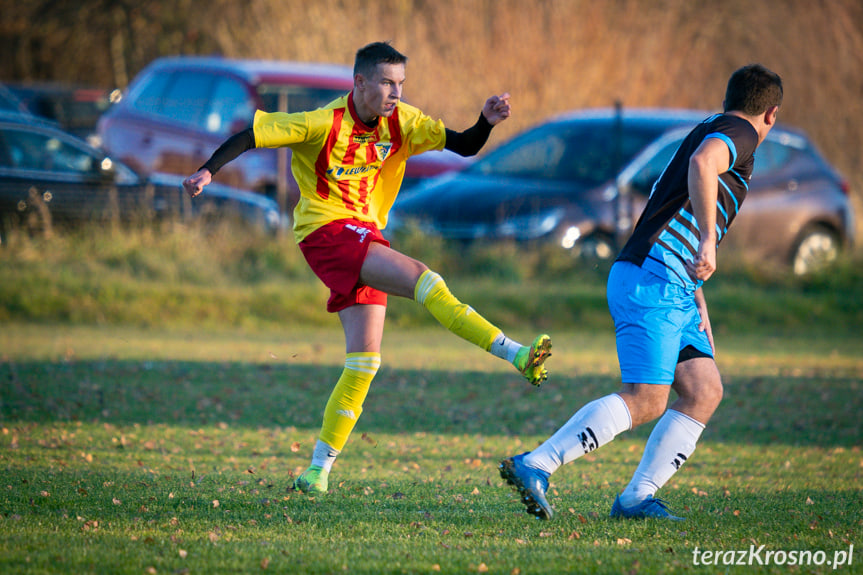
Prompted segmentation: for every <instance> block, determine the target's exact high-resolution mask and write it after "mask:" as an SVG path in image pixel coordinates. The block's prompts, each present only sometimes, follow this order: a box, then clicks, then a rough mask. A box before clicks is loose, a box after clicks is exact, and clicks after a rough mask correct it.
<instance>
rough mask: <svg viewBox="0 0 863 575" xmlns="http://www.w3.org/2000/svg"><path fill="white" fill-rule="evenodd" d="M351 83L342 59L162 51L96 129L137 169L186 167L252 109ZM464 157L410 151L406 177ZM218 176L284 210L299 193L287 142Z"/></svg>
mask: <svg viewBox="0 0 863 575" xmlns="http://www.w3.org/2000/svg"><path fill="white" fill-rule="evenodd" d="M352 88H353V71H352V70H351V68H349V67H347V66H339V65H334V64H308V63H295V62H282V61H263V60H234V59H227V58H203V57H173V58H162V59H159V60H156V61H154V62H153V63H152V64H150V65H149V66H148V67H147V68H145V69H144V70H143V71H142V72H141V73H140V74H138V76H137V77H136V78H135V79H134V81H133V82H132V84H131V85H130V86H129V88H128V90H127V91H126V93H125V95H124V96H123V98H122V100H121V101H120V102H119V103H117V104H116V105H114V106H112V107H111V109H110V110H108V112H106V113H105V114H104V115H103V116H102V118H101V119H100V120H99V124H98V133H99V136H100V137H101V141H102V146H103V147H104V148H105V150H106V151H107V152H108V153H109V154H111V155H112V156H113V157H115V158H117V159H118V160H121V161H123V162H124V163H126V164H128V165H130V166H131V167H133V168H134V169H136V170H138V171H140V172H144V173H152V172H165V173H171V174H181V175H188V174H192V173H194V172H195V171H197V170H198V168H200V167H201V165H202V164H203V163H204V162H206V161H207V159H208V158H209V157H210V155H211V154H212V153H213V151H215V149H216V148H217V147H218V146H219V144H221V143H222V142H223V141H224V140H225V139H226V138H227V137H228V136H230V135H231V134H233V133H235V132H238V131H240V130H242V129H244V128H246V127H248V126H250V125H251V123H252V118H253V116H254V113H255V110H257V109H260V110H265V111H268V112H274V111H282V112H298V111H304V110H313V109H315V108H319V107H321V106H323V105H325V104H327V103H329V102H331V101H332V100H334V99H335V98H337V97H339V96H342V95H343V94H345V93H347V92H349V91H350V90H351V89H352ZM468 163H469V160H467V159H464V158H461V157H460V156H457V155H455V154H451V153H449V152H447V153H443V154H441V153H435V154H432V153H429V154H423V155H421V156H417V157H414V158H412V159H411V160H409V161H408V164H407V167H406V173H405V184H404V185H405V187H407V186H409V185H411V184H412V183H414V182H416V181H417V180H420V179H424V178H427V177H430V176H434V175H438V174H441V173H444V172H447V171H450V170H454V169H458V168H461V167H464V166H465V165H467V164H468ZM215 180H216V181H217V182H221V183H223V184H227V185H229V186H233V187H235V188H241V189H246V190H253V191H256V192H260V193H263V194H265V195H267V196H270V197H273V198H275V199H277V200H278V202H279V205H280V206H281V208H282V210H283V211H285V210H287V209H291V208H292V207H293V205H294V204H295V203H296V201H297V200H298V199H299V190H298V189H297V185H296V182H295V181H294V179H293V177H291V174H290V150H289V149H287V148H281V149H278V150H272V149H256V150H249V151H248V152H246V153H245V154H243V155H242V156H240V157H239V158H237V159H236V160H234V161H233V162H231V163H229V164H228V165H226V166H225V167H224V168H223V169H222V170H220V171H219V173H218V174H217V175H216V178H215Z"/></svg>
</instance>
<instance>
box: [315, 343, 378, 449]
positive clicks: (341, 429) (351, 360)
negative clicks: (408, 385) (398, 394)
mask: <svg viewBox="0 0 863 575" xmlns="http://www.w3.org/2000/svg"><path fill="white" fill-rule="evenodd" d="M380 366H381V354H379V353H373V352H358V353H349V354H348V355H347V357H346V358H345V369H344V370H343V371H342V375H341V377H339V381H338V382H337V383H336V387H335V389H333V392H332V393H331V394H330V399H329V401H328V402H327V407H326V408H325V409H324V424H323V426H321V435H320V439H321V441H323V442H325V443H326V444H328V445H330V446H332V447H333V448H334V449H336V450H337V451H341V450H342V448H344V446H345V443H347V442H348V437H349V436H350V434H351V432H352V431H353V430H354V425H356V423H357V420H358V419H359V418H360V414H361V413H362V412H363V402H364V401H365V400H366V395H367V394H368V392H369V386H371V383H372V379H374V377H375V374H376V373H377V371H378V368H379V367H380Z"/></svg>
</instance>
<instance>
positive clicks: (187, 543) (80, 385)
mask: <svg viewBox="0 0 863 575" xmlns="http://www.w3.org/2000/svg"><path fill="white" fill-rule="evenodd" d="M398 245H399V247H401V248H402V249H403V250H404V251H405V252H406V253H409V254H411V255H414V256H415V257H419V258H420V259H422V260H423V261H425V262H426V263H428V264H429V265H430V266H432V267H433V268H434V269H437V270H439V271H441V272H442V273H443V274H444V276H445V277H447V280H448V283H449V284H450V286H451V287H452V288H453V291H454V292H455V293H456V294H457V295H459V296H460V297H461V298H462V299H463V300H464V301H466V302H468V303H471V304H472V305H474V307H476V308H477V309H478V310H479V311H480V312H482V313H483V314H484V315H486V316H487V317H489V318H490V319H492V320H493V321H494V322H495V323H497V324H499V325H501V326H502V327H504V328H505V329H506V331H507V333H508V334H509V335H511V336H513V337H515V338H516V339H519V340H521V341H529V340H530V339H532V337H533V336H534V335H535V332H536V330H538V329H543V330H548V331H549V332H550V333H551V334H552V336H553V337H554V341H555V354H554V357H553V358H552V359H551V360H550V362H549V368H550V370H551V378H550V379H549V381H548V382H546V384H545V385H544V386H543V388H542V389H540V390H536V389H533V388H531V387H530V386H529V385H527V384H525V383H524V382H523V381H522V380H521V378H520V377H519V376H518V375H517V374H515V373H514V371H513V370H512V368H511V367H510V366H508V365H506V364H505V363H504V362H501V361H500V360H497V359H495V358H493V357H491V356H489V355H488V354H485V353H483V352H481V351H478V350H476V349H474V348H472V347H471V346H469V345H467V344H465V343H464V342H462V341H461V340H459V339H458V338H456V337H455V336H453V335H451V334H448V333H446V332H445V331H444V330H443V329H442V328H440V327H439V326H437V325H436V324H434V322H433V320H430V319H429V317H428V314H427V313H425V311H424V310H422V309H421V308H420V307H419V306H417V305H416V304H414V303H413V302H409V301H405V300H399V299H397V298H391V302H390V308H389V310H388V328H387V332H386V335H385V338H384V346H383V352H382V353H383V367H382V368H381V370H380V371H379V373H378V375H377V377H376V379H375V382H374V384H373V387H372V390H371V392H370V394H369V398H368V400H367V402H366V405H365V411H364V414H363V417H362V419H361V420H360V422H359V424H358V427H357V429H356V431H355V433H354V435H353V436H352V438H351V440H350V442H349V443H348V445H347V447H346V449H345V450H344V452H343V454H342V455H341V456H340V458H339V461H338V463H337V464H336V467H335V468H334V471H333V475H332V476H331V487H332V488H333V492H332V493H331V494H330V495H329V496H328V497H317V498H309V497H305V496H302V495H297V494H294V493H292V492H289V491H287V490H286V488H287V487H288V486H289V485H291V483H292V478H293V477H294V476H295V475H296V474H298V473H300V472H301V471H302V470H303V469H304V468H305V467H306V466H307V464H308V460H309V456H310V453H311V450H312V447H313V445H314V442H315V439H316V437H317V432H318V429H319V426H320V419H321V413H322V410H323V406H324V404H325V402H326V399H327V397H328V395H329V393H330V390H331V388H332V386H333V383H334V381H335V380H336V378H337V377H338V374H339V372H340V370H341V365H342V364H343V361H344V351H343V350H344V343H343V341H342V335H341V329H340V328H339V327H338V322H337V319H336V318H335V317H334V316H332V315H329V314H326V313H325V312H324V311H323V302H324V300H325V298H326V292H325V290H323V288H322V287H321V286H320V285H319V284H318V283H317V280H316V279H315V278H314V277H312V276H311V274H310V272H309V271H308V270H307V268H306V266H305V263H304V262H303V261H302V257H301V256H300V254H299V251H298V250H297V249H296V247H295V246H294V245H293V244H292V243H291V242H290V240H289V239H285V240H277V241H272V240H266V239H263V238H260V237H255V236H253V235H237V234H233V233H229V231H227V230H221V231H217V233H212V232H207V231H202V230H189V229H187V228H183V227H172V226H167V227H165V228H163V229H156V230H138V231H131V232H125V233H118V232H95V233H81V234H72V235H61V236H58V237H55V238H54V239H52V240H44V239H39V238H27V237H23V236H13V237H12V238H11V241H10V242H8V244H7V245H6V246H5V247H4V249H2V250H0V270H2V276H3V281H2V282H0V322H2V329H0V573H4V574H5V573H75V574H78V573H99V574H101V573H134V574H140V573H170V574H182V573H208V574H209V573H259V572H274V573H321V574H324V573H342V572H347V573H370V574H379V573H437V572H441V573H482V572H488V573H504V574H530V573H536V574H547V573H626V574H638V573H645V574H650V573H684V572H686V573H702V572H703V573H738V572H740V573H820V572H827V571H831V569H829V568H828V567H827V566H825V565H822V566H820V567H819V566H814V565H812V566H803V567H800V566H788V565H785V566H780V565H761V566H758V565H755V566H753V567H729V566H726V565H722V564H720V565H712V566H703V565H697V566H696V565H694V564H693V552H694V551H695V549H696V548H698V549H699V550H700V551H705V550H707V551H722V552H724V553H728V552H731V551H748V550H749V548H750V546H751V545H754V546H756V548H757V547H758V546H761V545H764V546H765V550H772V551H785V552H791V551H804V552H805V551H809V552H812V553H815V552H818V551H823V552H824V553H826V555H825V556H824V559H825V560H826V559H831V560H832V559H833V558H834V555H833V554H834V552H837V553H841V552H843V551H848V550H849V548H850V547H849V546H850V545H857V546H859V545H860V534H861V530H863V511H861V509H863V493H861V487H860V486H861V483H863V482H861V476H863V453H861V438H863V430H861V424H860V415H859V414H860V412H861V410H863V401H861V398H863V389H861V385H863V353H861V351H863V348H861V339H860V334H861V332H860V327H859V326H860V325H861V323H863V271H861V270H863V266H861V265H860V262H859V261H855V260H853V259H849V260H847V261H843V262H841V263H840V265H839V266H838V267H837V268H834V269H833V270H830V271H829V272H828V273H824V274H821V275H818V276H815V277H812V278H807V279H804V280H800V279H792V278H789V277H787V275H785V274H782V273H780V272H776V271H775V270H763V269H758V268H753V267H746V266H739V265H725V264H723V269H722V270H721V273H720V274H718V275H717V277H716V278H715V279H712V280H711V282H710V284H709V285H708V286H707V288H706V293H707V298H708V302H709V306H710V313H711V320H712V323H713V327H714V333H715V335H716V337H717V352H718V353H717V361H718V363H719V365H720V370H721V371H722V373H723V381H724V383H725V388H726V393H725V399H724V401H723V404H722V405H721V406H720V409H719V411H718V412H717V414H716V416H715V418H714V420H713V421H712V422H711V425H710V426H709V427H708V429H707V430H706V431H705V433H704V435H703V437H702V440H701V443H700V445H699V449H698V450H697V451H696V453H695V455H694V456H693V457H691V458H690V460H689V461H688V462H687V463H686V466H685V467H684V468H683V469H682V471H681V472H680V473H678V474H677V475H675V477H674V478H673V479H672V481H671V482H670V483H669V484H668V485H666V486H665V488H664V489H663V490H662V492H661V493H660V495H661V496H663V497H664V498H666V499H668V500H669V502H670V503H671V505H672V509H673V510H674V511H676V512H679V513H680V514H683V515H685V516H686V517H687V521H686V522H685V523H683V524H668V523H662V522H655V521H643V522H621V521H613V520H611V519H609V518H608V511H609V509H610V507H611V502H612V501H613V498H614V496H615V495H616V494H617V493H618V492H619V491H620V490H621V489H622V488H623V487H624V486H625V484H626V482H627V481H628V479H629V477H630V476H631V474H632V471H633V470H634V468H635V466H636V464H637V461H638V459H639V457H640V454H641V451H642V449H643V446H644V442H645V440H646V438H647V435H648V434H649V431H650V429H651V427H652V426H649V425H648V426H645V427H643V428H639V429H637V430H634V431H632V432H629V433H626V434H623V435H621V436H620V437H619V438H618V439H617V440H616V441H615V442H613V443H612V444H610V445H608V446H606V447H604V448H603V449H601V450H599V451H597V452H595V453H593V454H591V455H589V456H586V457H584V458H583V459H581V460H579V461H577V462H575V463H574V464H572V465H569V466H566V467H564V468H563V469H561V470H560V471H559V472H558V473H556V474H555V475H554V476H553V477H552V488H551V490H550V499H551V501H552V503H553V505H555V507H556V510H557V517H556V518H555V520H554V521H551V522H539V521H536V520H534V519H533V518H532V517H529V516H528V515H526V514H525V513H524V511H523V508H522V506H521V505H520V503H519V502H518V498H517V497H516V495H515V494H514V493H513V492H512V491H511V490H510V489H509V488H508V487H506V486H505V485H503V482H502V481H501V480H500V478H499V476H498V474H497V469H496V466H497V462H498V461H499V460H500V459H501V458H503V457H505V456H508V455H512V454H515V453H519V452H521V451H525V450H529V449H532V448H533V447H534V446H536V445H537V444H538V443H540V442H541V441H542V440H544V439H545V438H546V437H548V435H549V434H551V433H553V432H554V431H555V429H557V428H558V427H559V426H560V425H561V424H563V423H564V422H565V421H566V420H567V419H568V418H569V417H570V416H571V415H572V413H573V412H574V411H575V410H576V409H577V408H578V407H580V406H581V405H583V404H584V403H586V402H587V401H590V400H591V399H594V398H596V397H598V396H600V395H604V394H607V393H609V392H611V391H614V390H616V389H617V388H618V386H619V372H618V367H617V360H616V356H615V351H614V349H615V348H614V334H613V329H612V326H611V321H610V319H609V317H608V312H607V310H606V304H605V275H606V272H607V270H606V269H603V268H602V267H593V266H585V265H584V264H581V263H579V262H573V261H572V260H570V259H569V258H567V257H565V254H563V253H562V252H560V251H559V250H548V249H541V248H536V247H534V248H533V249H527V250H523V249H518V248H516V247H514V246H503V247H496V248H488V247H485V248H484V247H476V248H472V249H469V250H459V249H456V248H455V247H453V246H447V245H445V244H441V243H440V242H436V241H433V240H431V239H430V238H423V237H420V236H407V237H405V238H400V239H399V242H398ZM858 260H859V258H858ZM528 293H529V294H531V297H529V298H528V297H525V294H528ZM856 551H857V554H856V556H855V557H854V559H855V561H854V564H853V565H850V566H843V567H842V569H841V570H839V569H837V571H838V572H861V568H860V565H861V564H863V560H861V559H860V554H861V553H863V551H861V550H860V549H857V550H856ZM761 557H763V553H762V555H761ZM702 559H703V556H702Z"/></svg>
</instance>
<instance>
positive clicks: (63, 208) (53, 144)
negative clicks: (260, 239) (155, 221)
mask: <svg viewBox="0 0 863 575" xmlns="http://www.w3.org/2000/svg"><path fill="white" fill-rule="evenodd" d="M181 183H182V178H181V177H179V176H168V175H153V176H149V177H142V176H140V175H138V174H137V173H135V172H134V171H133V170H131V169H130V168H129V167H127V166H125V165H124V164H122V163H119V162H117V161H115V160H113V159H112V158H110V157H109V156H106V155H105V154H104V153H103V152H101V151H99V150H96V149H95V148H92V147H90V146H89V145H88V144H86V143H85V142H84V141H82V140H80V139H78V138H76V137H74V136H72V135H70V134H67V133H65V132H62V131H60V130H58V129H55V128H53V127H51V126H50V125H48V124H46V123H43V122H38V121H37V122H35V123H34V122H32V121H30V120H29V119H28V118H26V117H23V116H22V117H16V116H10V115H0V234H2V233H3V231H4V230H5V229H8V227H9V226H10V225H12V226H14V225H21V226H24V227H28V228H33V227H34V226H35V227H39V228H46V227H48V228H50V227H53V226H56V225H73V224H74V225H77V224H81V223H91V222H100V221H105V220H112V219H114V220H125V221H128V220H132V219H136V218H138V219H140V218H141V217H146V218H163V217H181V218H186V219H189V218H197V217H207V218H210V219H213V218H229V217H231V218H237V219H239V220H242V221H243V222H245V223H247V224H249V225H252V226H254V227H256V228H257V229H262V230H265V231H267V232H275V231H276V230H278V229H279V228H280V227H281V226H282V225H283V221H282V218H281V217H280V215H279V210H278V206H277V205H276V203H275V202H274V201H273V200H271V199H269V198H266V197H264V196H261V195H260V194H255V193H252V192H244V191H241V190H235V189H232V188H228V187H226V186H219V185H214V186H210V187H208V188H207V192H206V193H205V194H203V195H202V196H201V197H200V201H198V200H199V198H195V199H194V200H192V199H190V198H189V197H188V196H187V195H186V194H185V193H184V192H183V191H182V188H181ZM0 240H2V237H0Z"/></svg>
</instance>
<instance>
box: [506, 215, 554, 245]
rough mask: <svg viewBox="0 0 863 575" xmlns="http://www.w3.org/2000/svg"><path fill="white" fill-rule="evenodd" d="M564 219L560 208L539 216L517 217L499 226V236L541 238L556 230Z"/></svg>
mask: <svg viewBox="0 0 863 575" xmlns="http://www.w3.org/2000/svg"><path fill="white" fill-rule="evenodd" d="M562 218H563V210H562V209H560V208H555V209H551V210H546V211H544V212H539V213H537V214H529V215H526V216H516V217H513V218H509V219H507V220H506V221H504V222H503V223H501V224H500V225H498V226H497V234H498V235H499V236H504V237H514V238H517V239H522V240H529V239H535V238H540V237H542V236H544V235H547V234H548V233H549V232H551V231H552V230H553V229H554V228H556V227H557V226H558V224H560V220H561V219H562Z"/></svg>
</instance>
